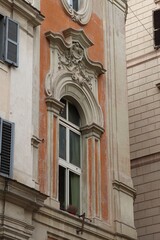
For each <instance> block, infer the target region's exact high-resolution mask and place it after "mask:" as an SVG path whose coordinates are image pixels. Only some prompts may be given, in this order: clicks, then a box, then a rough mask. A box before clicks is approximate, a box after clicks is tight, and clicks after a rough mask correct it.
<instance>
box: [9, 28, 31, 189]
mask: <svg viewBox="0 0 160 240" xmlns="http://www.w3.org/2000/svg"><path fill="white" fill-rule="evenodd" d="M32 78H33V37H32V36H30V35H28V34H26V32H25V31H23V30H22V29H20V46H19V67H18V68H16V69H15V68H11V69H10V81H11V88H10V106H9V108H10V120H11V121H13V122H14V123H15V151H14V152H15V155H14V178H16V180H18V181H20V182H24V183H25V184H27V185H32V154H31V136H32Z"/></svg>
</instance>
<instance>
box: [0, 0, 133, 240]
mask: <svg viewBox="0 0 160 240" xmlns="http://www.w3.org/2000/svg"><path fill="white" fill-rule="evenodd" d="M97 3H98V4H97ZM126 8H127V4H126V1H125V0H112V1H110V0H98V1H97V0H41V1H40V0H0V239H3V240H13V239H14V240H31V239H33V240H39V239H40V240H80V239H81V240H89V239H91V240H92V239H93V240H135V239H136V238H137V235H136V229H135V226H134V217H133V199H134V195H135V190H134V188H133V184H132V179H131V173H130V158H129V130H128V117H127V113H128V109H127V84H126V59H125V17H126Z"/></svg>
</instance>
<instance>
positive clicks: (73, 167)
mask: <svg viewBox="0 0 160 240" xmlns="http://www.w3.org/2000/svg"><path fill="white" fill-rule="evenodd" d="M68 102H69V101H68V100H66V119H65V118H63V117H60V119H59V126H60V125H62V126H64V127H65V128H66V160H64V159H62V158H60V157H59V164H58V165H59V166H61V167H63V168H65V169H66V176H65V177H66V179H65V183H66V186H65V189H66V195H65V203H66V206H65V208H67V206H69V172H72V173H74V174H76V175H78V176H79V178H80V186H79V190H80V189H81V173H82V170H81V165H82V164H81V156H82V148H81V146H82V140H81V133H80V127H78V126H77V125H75V124H73V123H71V122H70V121H69V120H68V118H69V116H68ZM70 131H72V132H74V133H76V134H78V135H79V136H80V167H77V166H76V165H73V164H72V163H70V162H69V139H70V138H69V132H70ZM79 201H80V206H79V208H80V209H79V212H80V211H81V193H80V199H79Z"/></svg>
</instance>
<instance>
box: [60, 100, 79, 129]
mask: <svg viewBox="0 0 160 240" xmlns="http://www.w3.org/2000/svg"><path fill="white" fill-rule="evenodd" d="M61 102H62V103H63V104H64V105H65V106H64V109H63V111H62V112H61V115H60V116H61V117H62V118H64V119H66V120H67V121H69V122H71V123H72V124H74V125H76V126H80V115H79V112H78V110H77V108H76V107H75V105H74V104H73V103H72V102H70V101H68V100H67V99H65V98H62V99H61Z"/></svg>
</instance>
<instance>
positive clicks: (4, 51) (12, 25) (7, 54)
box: [0, 15, 19, 67]
mask: <svg viewBox="0 0 160 240" xmlns="http://www.w3.org/2000/svg"><path fill="white" fill-rule="evenodd" d="M18 38H19V24H18V23H17V22H15V21H13V20H12V19H10V18H8V17H4V16H2V15H0V59H1V60H3V61H5V62H7V63H9V64H11V65H14V66H15V67H17V66H18V49H19V47H18V46H19V43H18Z"/></svg>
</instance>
